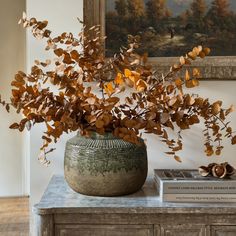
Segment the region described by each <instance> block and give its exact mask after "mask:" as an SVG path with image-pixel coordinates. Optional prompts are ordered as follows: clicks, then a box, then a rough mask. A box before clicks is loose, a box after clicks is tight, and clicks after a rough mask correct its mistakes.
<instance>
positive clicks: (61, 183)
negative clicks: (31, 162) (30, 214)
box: [34, 176, 236, 236]
mask: <svg viewBox="0 0 236 236" xmlns="http://www.w3.org/2000/svg"><path fill="white" fill-rule="evenodd" d="M34 212H35V218H36V228H37V229H36V231H37V232H36V235H40V236H53V235H56V236H162V235H163V236H188V235H189V236H195V235H196V236H236V204H232V203H231V204H222V203H221V204H202V203H199V204H190V203H184V204H183V203H162V202H160V201H159V197H158V195H157V193H156V190H155V188H154V186H153V184H152V181H151V180H149V181H147V183H146V184H145V185H144V187H143V189H142V190H141V191H139V192H137V193H135V194H132V195H127V196H123V197H110V198H104V197H89V196H84V195H81V194H78V193H75V192H74V191H73V190H71V189H70V188H69V186H68V185H67V184H66V182H65V180H64V178H63V177H62V176H54V177H53V178H52V179H51V181H50V183H49V185H48V188H47V190H46V191H45V193H44V195H43V197H42V199H41V201H40V202H39V204H37V205H35V207H34Z"/></svg>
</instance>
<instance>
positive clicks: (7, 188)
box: [0, 0, 29, 196]
mask: <svg viewBox="0 0 236 236" xmlns="http://www.w3.org/2000/svg"><path fill="white" fill-rule="evenodd" d="M23 11H25V0H17V1H15V0H1V7H0V17H1V21H0V32H1V37H0V58H1V59H0V94H2V98H3V99H6V100H8V101H9V96H10V94H11V88H10V83H11V80H12V79H13V78H14V74H15V73H16V72H17V71H18V70H24V69H25V31H24V30H23V29H22V28H21V27H20V26H18V24H17V22H18V20H19V19H20V17H21V16H22V12H23ZM0 117H1V122H0V130H1V132H0V140H1V142H0V150H1V155H0V196H17V195H28V193H29V188H28V185H27V181H26V180H27V175H28V172H27V171H26V169H25V168H26V164H27V162H26V158H27V151H28V147H27V133H19V132H18V131H16V130H10V129H9V128H8V127H9V125H10V124H12V123H13V122H14V121H18V120H19V119H20V116H18V115H16V114H15V113H14V112H12V113H11V114H8V113H6V111H5V110H4V109H3V108H2V107H1V109H0Z"/></svg>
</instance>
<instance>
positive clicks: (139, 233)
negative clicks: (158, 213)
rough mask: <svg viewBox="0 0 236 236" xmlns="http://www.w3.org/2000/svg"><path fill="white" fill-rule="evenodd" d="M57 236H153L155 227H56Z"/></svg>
mask: <svg viewBox="0 0 236 236" xmlns="http://www.w3.org/2000/svg"><path fill="white" fill-rule="evenodd" d="M55 235H56V236H134V235H135V236H153V225H62V224H61V225H56V226H55Z"/></svg>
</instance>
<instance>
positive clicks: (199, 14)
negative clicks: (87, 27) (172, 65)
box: [105, 0, 236, 57]
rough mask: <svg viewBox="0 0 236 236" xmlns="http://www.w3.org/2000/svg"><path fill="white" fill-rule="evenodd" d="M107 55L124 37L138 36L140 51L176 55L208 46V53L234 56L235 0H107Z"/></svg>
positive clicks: (124, 39)
mask: <svg viewBox="0 0 236 236" xmlns="http://www.w3.org/2000/svg"><path fill="white" fill-rule="evenodd" d="M105 31H106V36H107V40H106V56H108V57H109V56H112V55H114V53H116V52H118V51H119V48H120V47H121V46H122V45H123V46H125V45H127V36H128V34H131V35H139V36H140V42H141V47H140V49H139V51H140V53H142V52H148V55H149V57H176V56H180V55H183V54H185V53H186V52H188V51H189V50H191V49H192V48H193V47H194V46H197V45H203V46H207V47H210V48H211V50H212V53H211V56H235V55H236V1H235V0H106V11H105Z"/></svg>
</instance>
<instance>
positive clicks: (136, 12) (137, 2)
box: [127, 0, 145, 18]
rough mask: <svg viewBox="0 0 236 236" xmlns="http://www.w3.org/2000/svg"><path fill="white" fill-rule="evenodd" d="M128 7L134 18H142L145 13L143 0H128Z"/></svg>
mask: <svg viewBox="0 0 236 236" xmlns="http://www.w3.org/2000/svg"><path fill="white" fill-rule="evenodd" d="M127 7H128V12H129V14H130V16H131V17H132V18H140V17H143V16H144V15H145V7H144V3H143V0H127Z"/></svg>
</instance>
